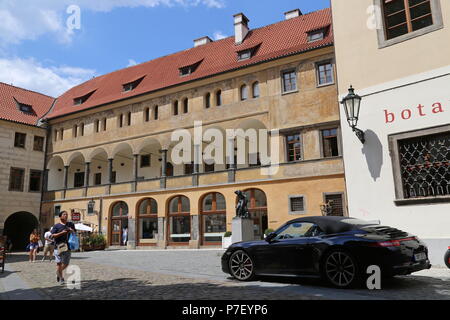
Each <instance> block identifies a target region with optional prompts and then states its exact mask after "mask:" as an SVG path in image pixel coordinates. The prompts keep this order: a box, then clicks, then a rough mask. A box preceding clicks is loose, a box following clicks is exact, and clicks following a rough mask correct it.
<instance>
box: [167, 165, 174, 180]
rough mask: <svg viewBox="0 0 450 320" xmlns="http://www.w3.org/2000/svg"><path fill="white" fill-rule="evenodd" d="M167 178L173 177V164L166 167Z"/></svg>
mask: <svg viewBox="0 0 450 320" xmlns="http://www.w3.org/2000/svg"><path fill="white" fill-rule="evenodd" d="M166 177H173V164H171V163H170V162H167V165H166Z"/></svg>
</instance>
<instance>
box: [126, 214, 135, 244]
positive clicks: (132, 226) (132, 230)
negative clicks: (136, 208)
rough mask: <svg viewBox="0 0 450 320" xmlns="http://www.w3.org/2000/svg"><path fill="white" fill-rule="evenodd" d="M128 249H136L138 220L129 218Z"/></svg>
mask: <svg viewBox="0 0 450 320" xmlns="http://www.w3.org/2000/svg"><path fill="white" fill-rule="evenodd" d="M127 249H136V219H133V218H128V234H127Z"/></svg>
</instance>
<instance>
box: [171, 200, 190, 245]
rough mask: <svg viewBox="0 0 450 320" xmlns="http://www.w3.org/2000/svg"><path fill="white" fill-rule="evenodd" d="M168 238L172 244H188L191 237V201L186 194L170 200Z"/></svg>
mask: <svg viewBox="0 0 450 320" xmlns="http://www.w3.org/2000/svg"><path fill="white" fill-rule="evenodd" d="M168 220H169V221H168V222H169V223H168V228H169V232H168V239H169V243H172V244H187V243H188V242H189V240H190V239H191V217H190V203H189V199H188V198H187V197H185V196H176V197H174V198H173V199H172V200H170V202H169V212H168Z"/></svg>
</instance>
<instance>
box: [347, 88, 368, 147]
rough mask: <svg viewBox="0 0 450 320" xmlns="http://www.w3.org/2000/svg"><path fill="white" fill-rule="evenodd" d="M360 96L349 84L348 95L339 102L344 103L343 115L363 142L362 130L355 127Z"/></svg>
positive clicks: (364, 140)
mask: <svg viewBox="0 0 450 320" xmlns="http://www.w3.org/2000/svg"><path fill="white" fill-rule="evenodd" d="M361 100H362V98H361V97H360V96H358V95H357V94H355V89H353V87H352V86H350V89H348V95H347V96H346V97H345V98H344V99H342V101H341V104H343V105H344V111H345V116H346V117H347V122H348V125H349V126H350V128H352V130H353V132H355V134H356V136H357V137H358V139H359V140H360V141H361V142H362V143H363V144H364V142H366V139H365V137H364V132H363V131H362V130H360V129H358V128H357V127H356V125H357V124H358V119H359V109H360V107H361Z"/></svg>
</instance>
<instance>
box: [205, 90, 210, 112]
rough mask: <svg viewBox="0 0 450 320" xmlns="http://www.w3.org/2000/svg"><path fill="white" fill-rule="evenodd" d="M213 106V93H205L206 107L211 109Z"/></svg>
mask: <svg viewBox="0 0 450 320" xmlns="http://www.w3.org/2000/svg"><path fill="white" fill-rule="evenodd" d="M210 107H211V93H209V92H208V93H206V94H205V109H209V108H210Z"/></svg>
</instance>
